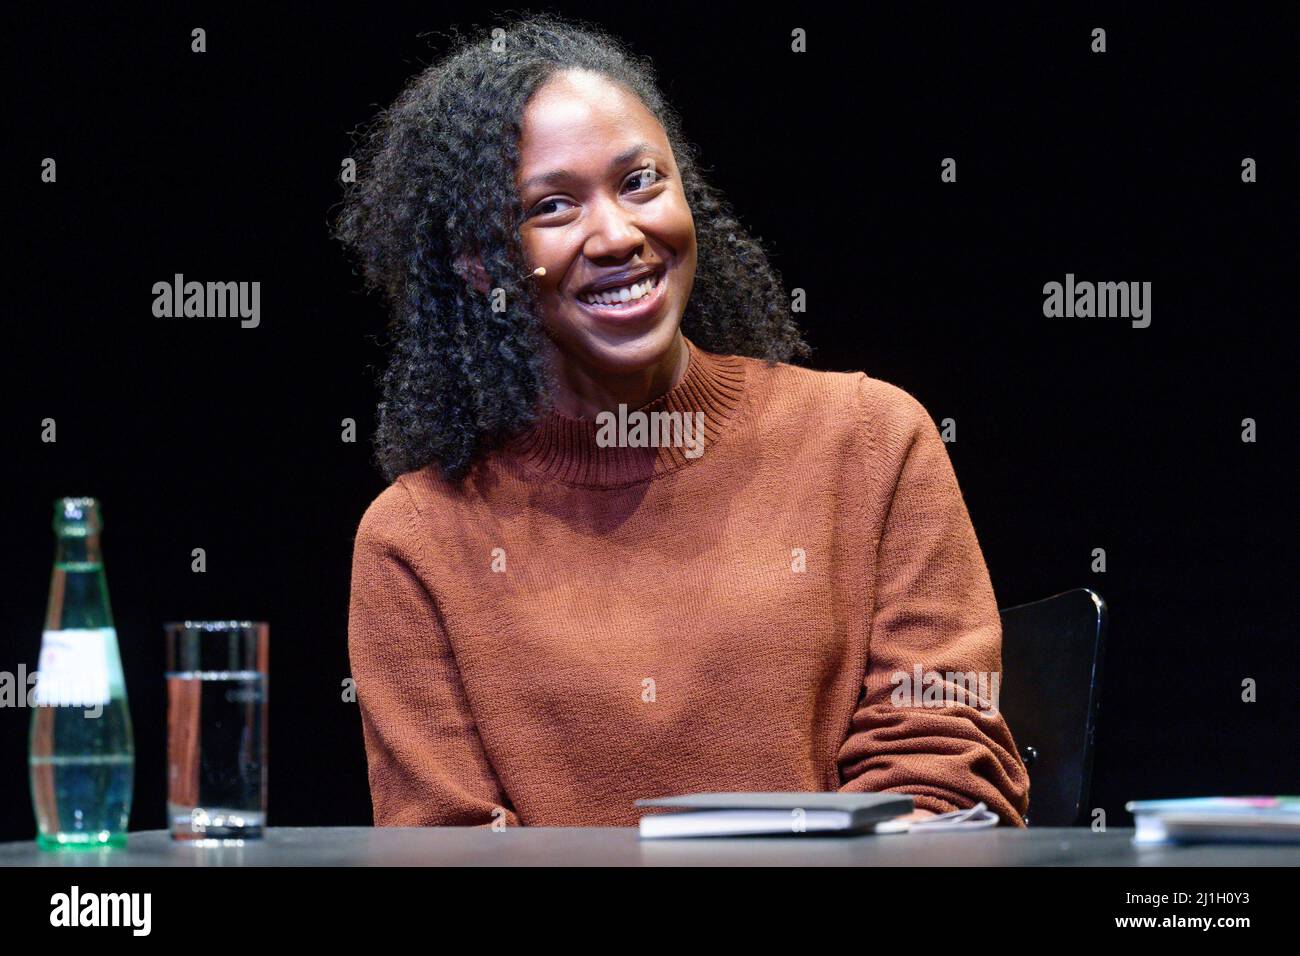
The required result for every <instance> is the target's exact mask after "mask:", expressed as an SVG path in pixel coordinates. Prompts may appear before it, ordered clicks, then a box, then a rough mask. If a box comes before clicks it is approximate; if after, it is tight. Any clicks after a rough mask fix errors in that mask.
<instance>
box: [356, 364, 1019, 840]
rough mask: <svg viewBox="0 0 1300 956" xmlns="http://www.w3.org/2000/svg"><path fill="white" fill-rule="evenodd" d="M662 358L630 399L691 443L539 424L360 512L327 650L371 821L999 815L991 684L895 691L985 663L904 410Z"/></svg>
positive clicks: (940, 448)
mask: <svg viewBox="0 0 1300 956" xmlns="http://www.w3.org/2000/svg"><path fill="white" fill-rule="evenodd" d="M688 348H689V359H688V364H687V368H686V371H685V373H684V375H683V377H682V379H681V381H680V382H679V383H678V384H677V385H676V386H675V387H674V388H672V389H671V390H670V391H669V392H667V393H666V394H665V395H663V396H661V397H660V398H659V399H657V400H656V401H655V402H653V403H651V404H650V405H647V406H645V407H644V408H643V409H641V410H642V411H644V412H647V413H650V412H653V411H676V412H689V413H695V412H703V414H704V427H705V430H704V435H705V438H704V443H703V451H702V453H698V449H699V446H698V445H696V446H694V448H692V445H691V440H690V436H689V434H688V433H686V432H685V431H683V432H681V433H680V439H679V443H678V444H677V445H676V446H672V445H669V446H668V447H658V448H656V447H630V446H628V445H625V446H623V447H606V444H607V443H605V444H602V441H603V440H602V438H601V434H602V433H601V432H600V430H599V429H598V427H597V423H596V421H595V420H592V419H572V418H566V417H563V416H561V415H559V414H558V413H554V412H552V413H549V414H547V415H545V416H544V417H543V418H542V420H541V421H540V422H539V423H538V424H537V425H536V426H534V427H533V428H531V429H530V430H529V431H528V432H527V433H525V434H523V435H520V436H517V437H516V438H515V439H514V440H513V441H512V442H511V443H510V444H509V445H508V446H507V447H506V448H503V449H498V450H497V451H494V452H492V453H491V454H490V455H489V457H488V458H487V460H486V462H485V467H484V468H483V471H482V473H481V474H480V475H479V476H478V477H476V478H473V479H472V480H470V481H469V482H468V483H467V484H466V485H465V487H464V488H463V489H462V490H460V491H457V490H454V489H453V487H452V486H451V485H449V484H447V483H446V482H444V481H443V480H442V479H441V478H440V477H439V476H438V474H437V473H436V471H435V470H434V467H433V466H429V467H426V468H424V469H421V470H419V471H412V472H408V473H406V474H404V475H402V476H401V477H399V478H398V479H397V481H395V482H394V483H393V484H392V485H390V486H389V487H388V488H387V489H386V490H385V491H384V492H383V493H382V494H380V495H379V497H378V498H376V499H375V501H374V502H373V503H372V504H371V505H370V507H369V508H368V509H367V510H366V513H365V516H364V517H363V518H362V519H361V525H360V527H359V529H358V531H357V536H356V546H355V552H354V556H353V567H352V597H351V608H350V614H349V634H348V644H349V651H350V656H351V663H352V674H353V677H354V678H355V680H356V682H357V698H358V703H359V705H360V710H361V718H362V727H363V730H364V735H365V744H366V755H367V760H368V763H369V775H370V791H371V796H372V799H373V803H374V815H375V823H376V824H377V825H381V826H383V825H392V826H397V825H401V826H421V825H430V826H431V825H491V824H492V823H493V821H494V820H495V819H501V820H503V821H504V822H505V823H507V824H510V825H525V826H607V825H615V826H634V825H635V824H636V822H637V820H638V818H639V811H638V810H637V809H636V808H635V807H634V806H633V801H634V800H636V799H637V798H639V797H656V796H663V795H668V794H678V793H688V792H696V791H732V790H741V791H756V790H780V791H791V790H798V791H819V790H844V791H895V792H902V793H908V794H911V795H913V796H914V797H915V803H916V806H917V807H918V808H922V809H927V810H933V811H935V812H939V813H942V812H946V811H949V810H953V809H957V808H964V807H967V806H970V805H972V804H973V803H974V802H975V801H978V800H982V801H984V803H985V804H987V805H988V806H989V808H990V809H992V810H993V811H994V812H996V813H997V814H998V815H999V816H1000V817H1001V818H1002V820H1003V822H1004V823H1005V824H1011V825H1015V826H1022V825H1023V823H1022V820H1021V814H1023V813H1024V812H1025V810H1026V807H1027V802H1028V788H1029V780H1028V776H1027V774H1026V771H1025V768H1024V765H1023V763H1022V762H1021V760H1020V757H1019V756H1018V752H1017V748H1016V746H1015V743H1014V741H1013V740H1012V736H1011V733H1010V732H1009V730H1008V727H1007V725H1006V722H1005V720H1004V719H1003V717H1002V716H1001V713H1000V712H999V711H998V710H997V708H996V696H993V695H990V694H987V693H985V694H983V697H984V699H983V700H980V699H976V698H972V697H970V696H966V697H963V696H962V695H961V694H960V693H958V694H948V695H947V699H946V700H945V699H944V695H943V693H942V691H943V689H944V688H946V689H948V690H951V689H952V685H950V684H944V685H940V684H937V683H932V682H930V681H929V679H928V675H927V678H926V679H923V680H922V682H921V684H920V685H917V684H916V682H915V680H914V678H915V676H917V675H918V674H920V673H926V672H930V671H933V672H936V673H938V674H941V675H948V676H951V675H952V674H953V673H959V674H970V673H983V674H986V675H999V672H1000V670H1001V626H1000V623H999V618H998V610H997V605H996V602H995V599H994V594H993V588H992V585H991V583H990V581H989V575H988V571H987V569H986V568H985V565H984V559H983V555H982V554H981V551H980V547H979V544H978V542H977V541H976V537H975V532H974V529H973V528H972V525H971V521H970V517H969V515H968V512H967V509H966V506H965V503H964V501H963V499H962V495H961V492H960V490H959V489H958V485H957V482H956V479H955V477H954V474H953V470H952V466H951V463H950V461H949V458H948V452H947V448H946V447H945V446H944V444H943V441H942V439H941V438H940V437H939V433H938V431H937V429H936V428H935V425H934V423H933V422H932V421H931V419H930V416H929V415H928V414H927V413H926V411H925V409H924V408H923V407H922V406H921V405H920V403H919V402H917V401H916V399H914V398H913V397H912V396H911V395H909V394H908V393H906V392H904V391H903V390H902V389H899V388H897V387H895V386H893V385H890V384H888V383H886V382H883V381H880V380H878V379H874V378H871V377H869V376H867V375H865V374H863V373H860V372H859V373H838V372H817V371H811V370H809V369H804V368H800V367H797V366H792V365H787V364H774V365H768V364H767V363H766V362H763V361H760V360H757V359H749V358H742V357H737V356H724V355H715V354H711V353H708V352H705V351H702V350H701V349H699V348H698V347H696V346H695V345H694V344H693V343H690V342H689V341H688ZM605 434H606V435H608V434H609V430H608V429H607V430H606V432H605ZM629 434H631V435H633V439H632V440H634V441H635V440H636V437H635V433H634V432H629ZM665 434H667V435H668V437H669V439H670V440H671V439H672V438H674V437H677V436H673V435H672V434H671V432H670V431H669V432H666V433H665ZM918 668H919V671H918ZM903 674H905V675H907V677H908V678H909V680H908V681H904V680H902V678H901V675H903ZM999 679H1000V678H999ZM955 680H956V681H957V682H961V681H962V680H963V678H962V677H960V676H957V677H956V678H955ZM988 680H989V683H988V684H987V685H986V686H987V688H989V689H997V688H998V686H999V685H998V684H994V683H992V681H993V680H994V676H990V677H989V678H988ZM909 683H910V684H911V685H912V686H911V688H910V689H911V690H912V691H913V694H912V696H911V697H908V696H906V691H907V690H908V689H909V687H908V685H909ZM927 686H928V687H929V689H930V690H931V691H932V693H928V694H925V693H923V692H924V691H925V690H926V687H927ZM968 686H969V687H971V688H972V689H973V688H974V687H975V685H974V684H971V685H968ZM936 689H937V690H936ZM936 700H937V702H938V703H940V704H941V705H942V706H935V703H936ZM926 703H929V704H930V705H929V706H925V704H926Z"/></svg>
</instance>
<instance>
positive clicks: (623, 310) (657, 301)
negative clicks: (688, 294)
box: [574, 269, 668, 324]
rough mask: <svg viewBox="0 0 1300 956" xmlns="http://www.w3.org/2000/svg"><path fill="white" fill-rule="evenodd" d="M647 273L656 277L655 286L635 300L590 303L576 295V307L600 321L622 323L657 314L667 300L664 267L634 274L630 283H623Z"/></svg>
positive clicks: (665, 271) (633, 282) (642, 277)
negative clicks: (621, 303) (613, 303)
mask: <svg viewBox="0 0 1300 956" xmlns="http://www.w3.org/2000/svg"><path fill="white" fill-rule="evenodd" d="M647 275H655V276H656V277H657V279H656V281H655V287H654V288H653V289H652V290H651V291H650V294H649V295H646V296H642V297H641V298H640V299H637V300H636V301H635V302H629V303H626V304H624V305H591V304H589V303H587V302H584V301H582V299H580V298H578V297H577V296H574V301H575V302H577V303H578V308H580V309H582V310H583V311H584V312H585V313H586V314H587V315H589V316H592V317H594V318H596V319H599V320H600V321H602V322H613V323H616V324H623V323H627V322H634V321H636V320H638V319H645V318H648V317H651V316H654V315H657V314H658V312H659V309H660V307H661V306H662V305H663V303H664V302H665V301H666V300H667V290H668V274H667V270H666V269H665V270H661V271H659V272H650V273H642V274H641V275H640V276H639V277H635V276H634V277H633V279H632V281H631V282H630V283H623V284H627V285H634V284H635V283H636V282H637V281H640V280H643V279H644V278H645V277H646V276H647ZM616 288H617V287H616ZM587 291H590V290H587ZM582 294H584V295H585V294H586V292H585V291H584V292H583V293H582Z"/></svg>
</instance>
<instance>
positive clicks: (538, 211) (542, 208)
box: [528, 196, 568, 219]
mask: <svg viewBox="0 0 1300 956" xmlns="http://www.w3.org/2000/svg"><path fill="white" fill-rule="evenodd" d="M557 202H568V200H567V199H561V198H560V197H559V196H556V197H554V198H553V199H543V200H542V201H541V202H539V203H538V204H537V205H536V206H534V207H533V208H532V209H531V210H530V211H529V213H528V217H529V218H530V219H531V218H532V217H533V216H541V215H546V214H547V213H550V212H556V211H557V210H553V209H550V210H548V209H547V208H546V207H547V206H550V205H553V204H555V203H557Z"/></svg>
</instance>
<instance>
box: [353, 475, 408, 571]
mask: <svg viewBox="0 0 1300 956" xmlns="http://www.w3.org/2000/svg"><path fill="white" fill-rule="evenodd" d="M407 482H408V476H407V475H402V476H400V477H399V478H398V479H397V480H396V481H394V482H393V483H392V484H390V485H389V486H388V487H387V488H385V489H384V490H383V491H381V492H380V493H379V495H378V496H377V497H376V498H375V499H374V500H373V501H371V502H370V504H369V505H368V506H367V507H366V510H365V512H364V513H363V514H362V516H361V521H360V522H359V523H358V524H357V532H356V536H355V541H354V545H355V549H356V551H357V552H361V551H363V550H365V551H372V552H388V553H398V554H402V553H406V552H408V551H413V550H414V546H415V544H416V543H417V541H418V534H417V532H416V525H417V522H418V518H419V508H418V507H417V503H416V500H415V496H414V495H413V494H412V492H411V489H410V487H409V486H408V484H407Z"/></svg>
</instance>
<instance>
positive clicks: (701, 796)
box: [635, 791, 998, 839]
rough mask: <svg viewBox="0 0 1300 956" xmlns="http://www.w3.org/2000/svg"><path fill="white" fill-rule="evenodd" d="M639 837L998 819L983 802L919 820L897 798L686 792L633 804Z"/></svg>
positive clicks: (834, 830)
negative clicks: (640, 811)
mask: <svg viewBox="0 0 1300 956" xmlns="http://www.w3.org/2000/svg"><path fill="white" fill-rule="evenodd" d="M635 805H636V806H638V807H643V808H646V809H648V810H651V811H667V812H650V813H643V814H642V816H641V827H640V832H641V837H642V838H644V839H664V838H670V837H693V836H699V837H720V836H782V835H807V834H839V835H856V834H864V833H917V832H941V831H944V830H971V829H984V828H986V827H990V826H996V825H997V822H998V818H997V816H996V815H995V814H993V813H992V812H990V811H989V810H988V808H987V807H985V805H984V804H982V803H977V804H976V805H975V806H973V807H970V808H969V809H965V810H957V811H953V812H952V813H946V814H939V815H937V816H933V817H928V818H926V819H923V820H901V819H899V818H900V817H903V816H906V815H907V814H909V813H911V812H912V811H913V809H914V803H913V800H912V798H911V797H910V796H908V795H907V794H901V793H840V792H838V791H835V792H821V793H803V792H771V793H735V792H731V793H689V794H680V795H678V796H671V797H656V798H652V799H649V798H648V799H643V800H637V801H636V803H635Z"/></svg>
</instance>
